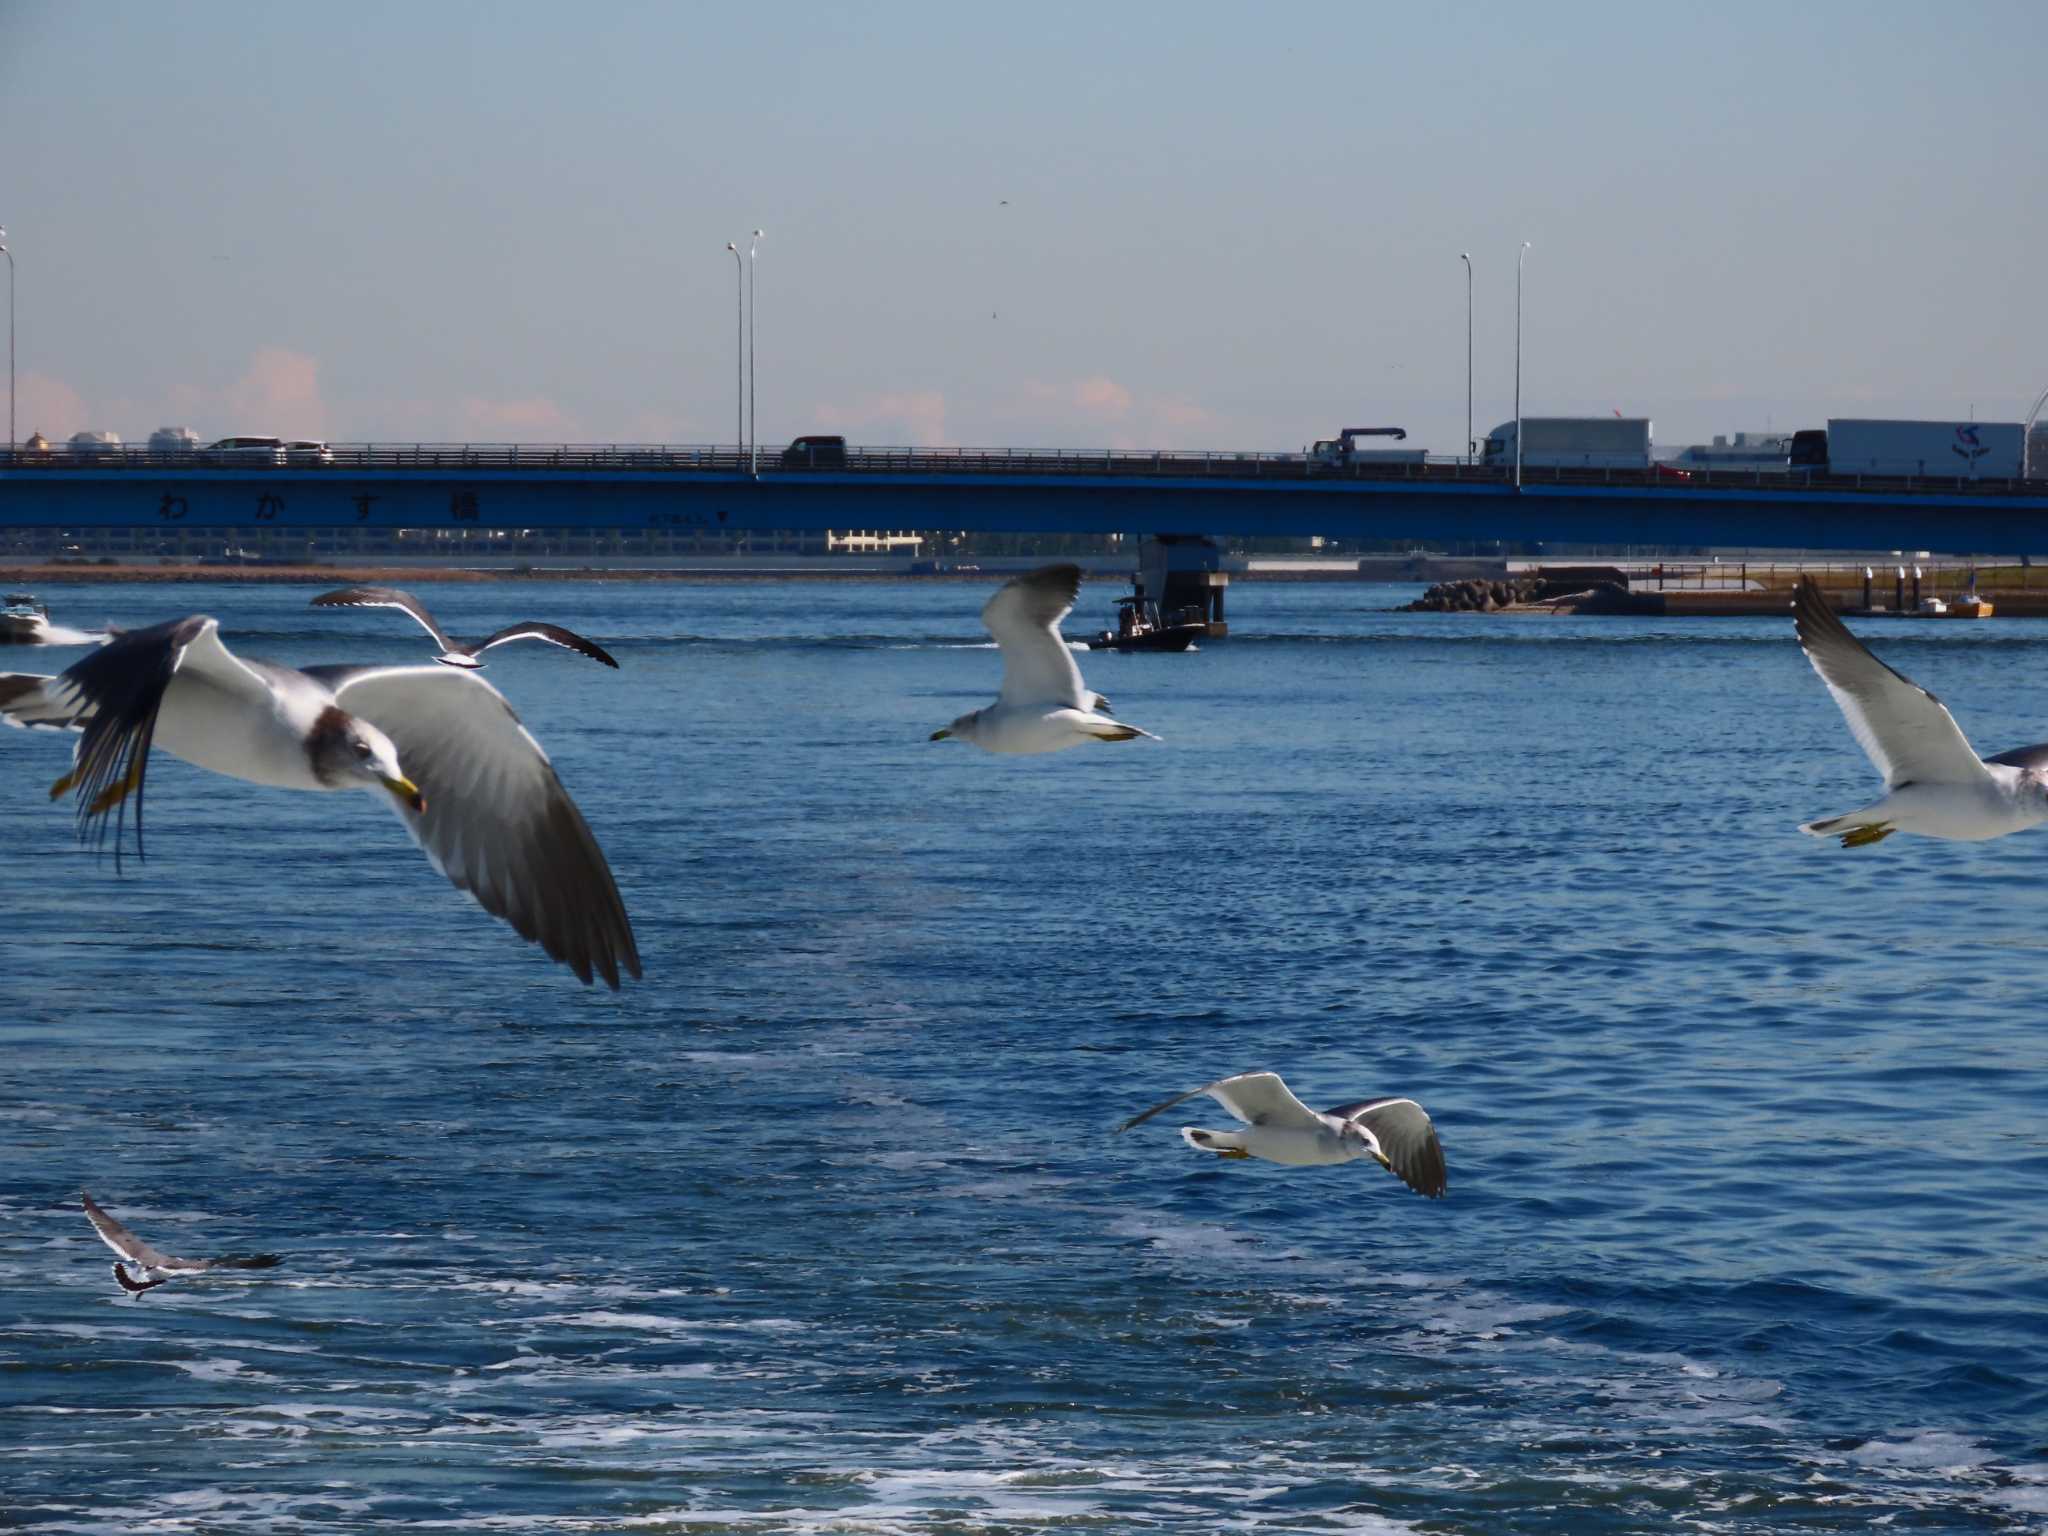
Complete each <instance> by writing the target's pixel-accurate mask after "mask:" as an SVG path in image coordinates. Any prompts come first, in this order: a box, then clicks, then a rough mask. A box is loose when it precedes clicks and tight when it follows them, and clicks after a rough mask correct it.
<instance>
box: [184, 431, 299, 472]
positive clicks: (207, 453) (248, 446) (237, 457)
mask: <svg viewBox="0 0 2048 1536" xmlns="http://www.w3.org/2000/svg"><path fill="white" fill-rule="evenodd" d="M200 457H201V458H202V459H204V460H205V461H206V462H207V463H209V464H230V465H237V466H241V465H249V464H282V463H284V462H285V456H284V439H283V438H281V437H224V438H222V439H221V440H220V441H219V442H217V443H209V444H207V446H206V448H205V449H204V450H203V451H202V452H201V454H200Z"/></svg>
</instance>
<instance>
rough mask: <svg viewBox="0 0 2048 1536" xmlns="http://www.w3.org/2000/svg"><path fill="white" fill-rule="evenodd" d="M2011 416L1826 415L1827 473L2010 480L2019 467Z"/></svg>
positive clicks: (2017, 437)
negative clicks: (1870, 417)
mask: <svg viewBox="0 0 2048 1536" xmlns="http://www.w3.org/2000/svg"><path fill="white" fill-rule="evenodd" d="M2021 430H2022V429H2021V427H2020V424H2019V423H2018V422H2016V421H1871V420H1866V419H1863V418H1860V417H1848V418H1835V417H1830V418H1829V420H1828V462H1827V472H1828V473H1829V474H1831V475H1896V476H1912V477H1913V478H1915V479H1918V478H1920V477H1922V476H1939V477H1942V478H1960V479H1964V480H2011V479H2016V478H2018V476H2019V472H2020V433H2021Z"/></svg>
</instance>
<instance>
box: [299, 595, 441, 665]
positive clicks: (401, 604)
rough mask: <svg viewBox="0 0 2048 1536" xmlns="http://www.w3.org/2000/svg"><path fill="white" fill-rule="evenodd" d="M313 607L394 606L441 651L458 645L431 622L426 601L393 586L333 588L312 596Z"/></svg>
mask: <svg viewBox="0 0 2048 1536" xmlns="http://www.w3.org/2000/svg"><path fill="white" fill-rule="evenodd" d="M313 606H314V607H315V608H396V609H397V610H398V611H399V612H400V613H409V614H411V615H412V617H413V619H414V620H415V621H416V622H417V623H418V624H419V626H420V628H422V629H424V630H425V631H426V632H427V633H428V634H430V635H432V636H433V637H434V644H436V645H438V646H439V647H441V649H442V650H444V651H453V650H456V649H458V647H457V646H456V644H455V642H454V641H453V640H450V639H449V638H448V637H447V636H446V635H444V634H442V633H441V626H440V625H438V624H436V623H435V622H434V616H433V615H432V614H431V613H429V612H427V605H426V604H425V603H423V602H421V601H420V600H419V599H418V598H416V597H414V596H413V595H412V594H411V593H410V592H403V591H400V590H399V589H398V588H397V587H342V588H340V589H339V590H337V591H334V592H322V593H321V594H320V595H319V596H318V597H316V598H314V599H313Z"/></svg>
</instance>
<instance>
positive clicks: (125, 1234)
mask: <svg viewBox="0 0 2048 1536" xmlns="http://www.w3.org/2000/svg"><path fill="white" fill-rule="evenodd" d="M78 1203H79V1204H80V1205H82V1206H84V1207H85V1215H86V1219H87V1220H88V1221H90V1222H91V1223H92V1225H93V1230H94V1231H95V1232H97V1233H99V1235H100V1241H101V1242H103V1243H105V1244H106V1245H107V1246H108V1247H109V1248H111V1249H113V1250H114V1252H116V1253H118V1254H119V1255H120V1256H121V1257H122V1258H124V1259H126V1260H128V1261H129V1262H130V1263H131V1264H140V1265H141V1266H142V1267H143V1268H145V1269H165V1268H170V1267H173V1266H182V1265H184V1264H185V1263H186V1262H187V1261H186V1260H184V1259H174V1258H171V1257H170V1256H169V1255H168V1254H165V1253H162V1252H160V1251H158V1250H157V1249H155V1248H152V1247H150V1245H149V1244H148V1243H145V1242H144V1241H143V1240H142V1239H141V1238H139V1237H137V1236H136V1235H135V1234H134V1233H133V1232H130V1231H129V1230H128V1229H127V1228H126V1227H124V1226H123V1225H122V1224H121V1223H120V1222H118V1221H116V1220H114V1218H113V1217H111V1216H109V1215H108V1214H107V1213H106V1212H105V1211H103V1210H101V1209H100V1207H99V1204H98V1202H96V1201H95V1200H94V1199H93V1197H92V1196H91V1195H89V1194H87V1193H86V1192H85V1191H84V1190H80V1191H79V1193H78Z"/></svg>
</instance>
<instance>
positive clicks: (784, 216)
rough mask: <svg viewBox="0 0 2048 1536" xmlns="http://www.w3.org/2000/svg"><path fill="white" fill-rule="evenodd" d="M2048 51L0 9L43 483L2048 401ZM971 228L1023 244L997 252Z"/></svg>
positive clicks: (868, 20)
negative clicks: (739, 447) (56, 463)
mask: <svg viewBox="0 0 2048 1536" xmlns="http://www.w3.org/2000/svg"><path fill="white" fill-rule="evenodd" d="M2044 65H2048V6H2044V5H2042V4H2039V3H2033V0H2013V3H1983V4H1949V5H1942V6H1935V5H1931V4H1930V5H1923V6H1910V7H1909V6H1901V5H1890V4H1839V5H1803V4H1802V5H1785V4H1775V5H1754V4H1721V5H1714V6H1696V5H1693V6H1681V5H1676V4H1640V3H1637V4H1613V5H1606V4H1601V5H1572V6H1565V5H1559V4H1534V3H1527V0H1525V3H1522V4H1517V5H1493V4H1476V5H1466V6H1448V5H1446V6H1414V5H1402V6H1391V5H1390V6H1386V7H1367V6H1362V5H1342V4H1299V5H1291V6H1290V5H1270V6H1252V5H1244V6H1223V5H1214V4H1178V5H1157V6H1142V7H1141V6H1137V5H1122V4H1102V3H1094V4H1088V5H1068V4H1035V5H1032V6H1029V7H1017V6H1009V7H1002V8H996V7H980V6H961V5H958V4H951V3H948V4H903V5H861V4H856V3H842V4H836V5H832V6H823V5H819V6H815V7H814V6H783V5H754V6H749V7H740V6H731V7H711V6H688V7H684V6H671V5H639V4H615V5H610V6H606V7H598V8H588V9H584V10H581V11H578V10H576V9H572V8H570V7H564V6H560V5H552V4H551V5H539V4H519V3H507V4H490V5H485V4H468V5H456V4H436V5H410V4H404V5H401V4H387V3H383V0H355V3H352V4H350V5H348V6H308V5H276V4H262V5H256V4H227V3H219V4H188V5H182V6H166V5H161V4H94V5H89V6H88V5H75V4H69V3H57V0H0V224H4V225H5V226H6V227H7V228H8V230H9V243H10V244H11V245H12V246H13V248H14V251H15V255H16V259H17V261H18V263H19V310H18V318H19V328H20V367H21V371H22V381H21V383H22V398H21V421H20V427H21V430H22V432H23V433H24V434H26V433H27V432H28V431H29V430H30V429H32V428H40V429H42V430H43V431H45V432H48V433H50V434H52V435H53V436H54V435H68V434H69V433H71V432H72V431H75V430H78V429H81V428H87V427H92V428H105V429H111V430H113V431H116V432H119V433H121V434H122V436H124V437H128V438H135V437H140V436H142V435H144V434H146V433H147V432H148V431H149V429H150V428H152V427H155V426H157V425H160V424H165V423H177V424H182V425H190V426H192V427H194V428H196V429H197V430H198V431H199V432H200V433H202V434H203V435H205V436H208V437H212V436H216V435H219V434H223V433H227V432H235V431H248V432H255V431H274V432H286V433H294V434H299V433H305V434H319V435H323V436H327V437H330V438H334V439H336V440H348V441H358V440H363V439H397V438H402V439H413V438H426V439H456V438H468V439H477V440H494V441H503V440H511V439H523V440H548V441H555V440H574V441H615V440H619V441H623V440H642V441H647V440H663V441H670V442H706V441H730V440H731V439H732V436H733V433H734V415H733V388H734V380H733V341H734V338H733V329H734V271H733V260H732V257H731V256H729V255H728V254H727V253H726V251H725V249H724V247H725V242H726V241H727V240H730V239H738V240H739V241H740V243H741V244H742V246H744V244H745V238H746V232H747V231H749V230H751V229H753V228H755V227H757V226H758V227H762V228H765V229H766V230H767V232H768V233H767V238H766V239H765V240H764V241H763V243H762V249H761V256H760V264H759V268H758V275H759V285H760V310H759V356H760V370H759V389H760V416H761V437H762V439H763V440H764V441H774V440H778V439H785V438H787V437H789V436H790V435H792V434H794V433H796V432H800V431H811V430H840V431H844V432H846V433H847V434H848V435H849V436H851V437H853V438H855V439H857V440H861V441H866V442H872V443H879V442H905V441H914V442H926V443H965V444H1011V443H1015V444H1073V445H1082V444H1087V445H1118V446H1166V447H1224V446H1228V447H1246V448H1289V447H1299V446H1300V445H1301V444H1302V443H1304V442H1306V441H1307V440H1309V439H1311V438H1313V437H1318V436H1325V435H1329V434H1331V433H1332V432H1334V431H1335V430H1336V429H1337V428H1338V427H1340V426H1351V425H1361V426H1363V425H1381V424H1397V425H1403V426H1406V427H1408V428H1410V430H1411V433H1412V434H1413V435H1412V436H1411V438H1410V445H1411V446H1414V445H1425V446H1427V447H1429V448H1431V449H1433V450H1435V451H1438V452H1447V453H1448V452H1456V451H1458V449H1459V447H1460V444H1461V443H1462V440H1463V438H1464V435H1465V428H1464V415H1465V274H1464V268H1463V265H1462V264H1461V263H1460V262H1459V260H1458V253H1459V252H1460V251H1462V250H1469V251H1470V252H1471V253H1472V256H1473V261H1474V264H1475V267H1476V269H1477V282H1476V310H1477V320H1476V350H1477V358H1476V365H1475V378H1476V382H1475V392H1476V397H1477V398H1476V403H1475V407H1474V410H1475V415H1476V418H1477V425H1478V429H1479V431H1480V432H1481V433H1482V434H1483V433H1484V431H1485V430H1486V428H1487V427H1488V426H1489V425H1491V424H1493V423H1494V422H1497V421H1499V420H1500V419H1501V418H1503V417H1504V416H1507V415H1510V414H1511V413H1512V389H1513V371H1512V369H1513V343H1514V331H1513V321H1514V257H1515V251H1516V247H1517V245H1518V243H1519V242H1520V241H1522V240H1525V239H1526V240H1529V241H1531V242H1533V249H1532V250H1531V251H1530V253H1529V258H1528V267H1527V272H1526V288H1525V300H1524V302H1525V321H1524V337H1523V354H1524V373H1523V396H1524V406H1525V409H1527V410H1528V411H1529V412H1530V413H1531V414H1544V413H1557V414H1563V413H1580V412H1606V411H1609V410H1614V409H1619V410H1621V411H1623V412H1624V413H1626V414H1631V415H1634V414H1646V415H1650V416H1652V417H1654V418H1655V420H1656V424H1657V438H1658V441H1659V443H1660V444H1662V445H1671V446H1675V445H1677V444H1679V443H1683V442H1689V441H1697V440H1701V439H1703V438H1706V437H1708V436H1710V435H1711V434H1712V433H1714V432H1717V431H1721V432H1725V431H1730V430H1734V429H1738V428H1748V427H1762V426H1764V425H1766V424H1767V423H1769V424H1774V425H1776V426H1778V427H1781V428H1782V427H1787V426H1798V425H1817V424H1819V423H1820V422H1822V421H1823V420H1824V419H1825V418H1826V417H1828V416H1830V415H1926V416H1951V415H1956V416H1960V415H1964V414H1967V413H1968V412H1969V411H1970V409H1971V408H1972V406H1974V407H1975V409H1976V413H1977V415H1978V417H1979V418H1980V419H2001V420H2013V419H2016V418H2017V417H2018V416H2019V415H2020V413H2021V412H2022V411H2024V409H2025V407H2026V404H2027V402H2028V401H2029V400H2030V399H2031V397H2032V396H2033V394H2034V393H2035V392H2036V391H2037V390H2038V389H2040V388H2042V387H2043V386H2044V385H2048V325H2044V323H2043V304H2042V296H2043V293H2044V278H2048V193H2044V189H2048V165H2044V157H2048V68H2044ZM1005 199H1007V202H1008V206H1001V204H1002V202H1003V200H1005Z"/></svg>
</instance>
